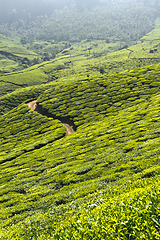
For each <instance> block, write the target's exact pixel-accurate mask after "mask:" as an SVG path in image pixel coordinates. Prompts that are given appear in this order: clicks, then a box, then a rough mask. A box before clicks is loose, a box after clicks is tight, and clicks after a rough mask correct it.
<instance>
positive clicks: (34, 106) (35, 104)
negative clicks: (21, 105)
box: [27, 100, 75, 136]
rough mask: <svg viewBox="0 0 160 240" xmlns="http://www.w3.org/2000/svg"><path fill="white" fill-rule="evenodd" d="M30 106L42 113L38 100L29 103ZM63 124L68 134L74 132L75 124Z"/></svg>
mask: <svg viewBox="0 0 160 240" xmlns="http://www.w3.org/2000/svg"><path fill="white" fill-rule="evenodd" d="M27 105H28V107H29V108H30V109H31V110H33V111H36V112H38V113H39V114H41V112H40V109H39V108H38V105H37V101H36V100H34V101H32V102H29V103H27ZM62 125H63V126H64V127H65V128H66V136H68V135H69V134H72V133H74V132H75V131H74V130H73V126H71V125H69V124H68V123H62Z"/></svg>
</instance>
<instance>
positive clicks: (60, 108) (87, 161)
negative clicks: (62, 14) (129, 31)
mask: <svg viewBox="0 0 160 240" xmlns="http://www.w3.org/2000/svg"><path fill="white" fill-rule="evenodd" d="M156 24H157V25H156V29H155V30H154V31H153V32H152V33H151V34H149V36H148V37H149V38H150V39H152V37H153V36H154V37H153V39H154V40H153V39H152V43H151V44H150V43H148V41H147V40H144V42H141V41H140V42H138V43H137V44H136V45H133V46H130V47H129V49H122V50H119V51H116V50H117V48H118V44H117V43H113V42H110V43H107V44H105V45H104V41H100V40H99V41H92V42H88V41H82V42H81V43H76V44H75V45H74V49H71V48H68V50H67V53H66V52H65V53H64V52H63V53H59V58H57V59H54V60H52V61H50V62H45V63H41V64H38V65H35V66H32V67H31V68H28V69H26V70H23V71H19V72H17V73H10V74H6V75H5V76H1V77H0V81H1V84H2V85H1V86H2V88H1V94H3V95H4V94H5V93H7V92H8V91H9V90H10V91H13V90H15V89H16V90H15V91H13V92H11V93H9V94H6V95H4V96H1V97H0V113H1V116H0V239H2V240H7V239H13V240H14V239H15V240H16V239H20V240H26V239H38V240H42V239H64V240H65V239H126V240H127V239H157V240H158V239H159V238H160V235H159V227H160V222H159V215H160V211H159V209H160V206H159V203H160V191H159V183H160V179H159V176H160V162H159V154H160V145H159V136H160V125H159V120H160V95H159V89H160V82H159V75H160V65H159V64H156V63H157V62H158V61H159V60H158V59H154V57H153V59H149V54H150V53H149V51H148V50H149V45H151V46H152V47H153V46H154V44H159V40H156V39H155V36H157V35H156V34H158V31H159V25H158V22H157V23H156ZM95 44H96V45H95ZM97 44H98V45H97ZM142 45H143V46H144V47H145V48H146V52H145V53H143V51H144V50H141V53H140V49H141V47H142ZM104 46H105V47H104ZM123 46H124V45H123ZM91 47H92V49H91ZM89 49H90V50H89ZM96 49H97V50H96ZM84 50H85V51H84ZM86 50H87V51H90V52H88V53H86V52H87V51H86ZM92 51H95V52H94V53H93V52H92ZM96 51H97V52H96ZM157 51H159V47H158V46H157ZM157 51H156V52H154V53H153V56H156V54H158V53H157ZM106 52H107V57H106V56H105V54H106ZM98 53H100V55H98V57H97V54H98ZM140 55H141V58H140ZM93 56H94V58H93ZM150 62H151V63H152V65H149V64H148V63H150ZM122 63H123V64H122ZM153 63H154V64H153ZM147 64H148V65H147ZM122 65H123V66H122ZM131 65H132V67H131ZM139 65H141V66H139ZM99 66H103V68H104V69H105V74H104V75H101V73H100V72H99ZM137 67H138V68H137ZM87 74H89V76H88V77H87V78H86V76H87ZM49 81H51V83H48V82H49ZM42 83H47V84H42ZM13 86H14V87H13ZM27 86H29V87H27ZM33 100H37V103H38V106H39V108H40V107H42V109H41V108H40V112H41V113H37V112H34V111H32V110H30V109H29V108H28V106H27V105H26V103H28V102H30V101H33ZM57 119H59V120H57ZM63 120H64V121H70V122H71V121H73V122H74V124H75V125H76V127H77V129H76V132H74V133H72V134H70V135H67V136H66V129H65V127H64V126H63V125H62V123H61V121H63Z"/></svg>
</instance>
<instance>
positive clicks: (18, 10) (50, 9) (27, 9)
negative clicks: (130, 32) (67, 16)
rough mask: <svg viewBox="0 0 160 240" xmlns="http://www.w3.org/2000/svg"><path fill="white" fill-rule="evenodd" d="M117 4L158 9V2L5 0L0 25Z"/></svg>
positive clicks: (0, 11)
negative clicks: (55, 12) (69, 9)
mask: <svg viewBox="0 0 160 240" xmlns="http://www.w3.org/2000/svg"><path fill="white" fill-rule="evenodd" d="M117 4H126V5H127V4H135V5H138V4H142V5H143V6H144V5H145V6H150V7H153V8H156V9H160V0H153V1H149V0H132V1H131V0H45V1H44V0H28V1H20V0H14V1H13V0H6V1H3V2H1V8H0V23H9V24H11V23H13V22H15V21H18V20H19V19H23V20H24V21H32V20H34V19H35V18H36V17H37V16H40V15H43V16H44V15H47V16H51V15H52V14H53V13H54V11H55V10H62V9H63V8H64V7H69V8H70V7H71V6H75V7H76V9H77V10H78V11H83V10H84V9H86V8H87V9H92V8H94V7H95V6H98V5H99V6H100V5H101V6H102V5H103V6H104V5H107V6H111V5H117Z"/></svg>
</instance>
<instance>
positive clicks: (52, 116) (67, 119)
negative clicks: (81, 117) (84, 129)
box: [35, 103, 77, 132]
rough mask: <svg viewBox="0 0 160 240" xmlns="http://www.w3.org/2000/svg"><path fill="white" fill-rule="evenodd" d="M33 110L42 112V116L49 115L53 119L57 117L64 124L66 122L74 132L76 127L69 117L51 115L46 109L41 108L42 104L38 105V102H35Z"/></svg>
mask: <svg viewBox="0 0 160 240" xmlns="http://www.w3.org/2000/svg"><path fill="white" fill-rule="evenodd" d="M35 111H36V112H38V113H40V114H42V115H43V116H47V117H51V118H53V119H58V120H59V121H61V122H62V124H64V125H66V124H67V125H68V127H69V128H71V129H73V132H76V130H77V127H76V125H75V124H74V122H73V120H71V119H70V118H69V117H59V116H56V115H53V114H51V113H49V112H48V111H47V110H46V109H43V108H42V106H41V105H39V104H38V103H37V104H36V108H35Z"/></svg>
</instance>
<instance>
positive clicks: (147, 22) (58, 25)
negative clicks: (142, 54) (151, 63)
mask: <svg viewBox="0 0 160 240" xmlns="http://www.w3.org/2000/svg"><path fill="white" fill-rule="evenodd" d="M82 2H83V1H82ZM95 4H96V2H95ZM155 18H156V11H155V10H153V9H151V8H147V7H145V8H144V7H143V6H142V5H139V4H138V5H133V7H132V8H131V7H130V4H126V5H124V6H123V5H114V6H112V7H111V6H110V8H107V7H105V6H101V7H99V6H97V7H96V8H94V9H92V10H87V9H85V11H78V10H77V9H76V8H75V7H74V6H72V7H71V8H66V9H64V10H59V11H56V12H55V13H54V14H53V15H51V16H50V17H48V16H42V15H41V16H39V17H37V18H36V19H35V20H34V21H31V22H28V21H24V20H19V21H17V22H15V23H13V24H11V25H9V24H1V25H0V33H2V34H5V35H7V34H11V35H12V36H19V37H21V38H23V39H26V42H32V41H33V40H44V41H48V40H52V41H53V40H54V41H55V42H60V41H68V42H76V41H81V40H83V39H91V40H92V39H105V40H107V41H108V42H110V41H112V42H113V41H123V42H126V43H128V44H129V43H131V42H133V41H136V40H138V39H139V38H141V37H142V36H144V35H145V34H146V33H148V32H149V31H151V30H152V29H153V27H154V21H155Z"/></svg>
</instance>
